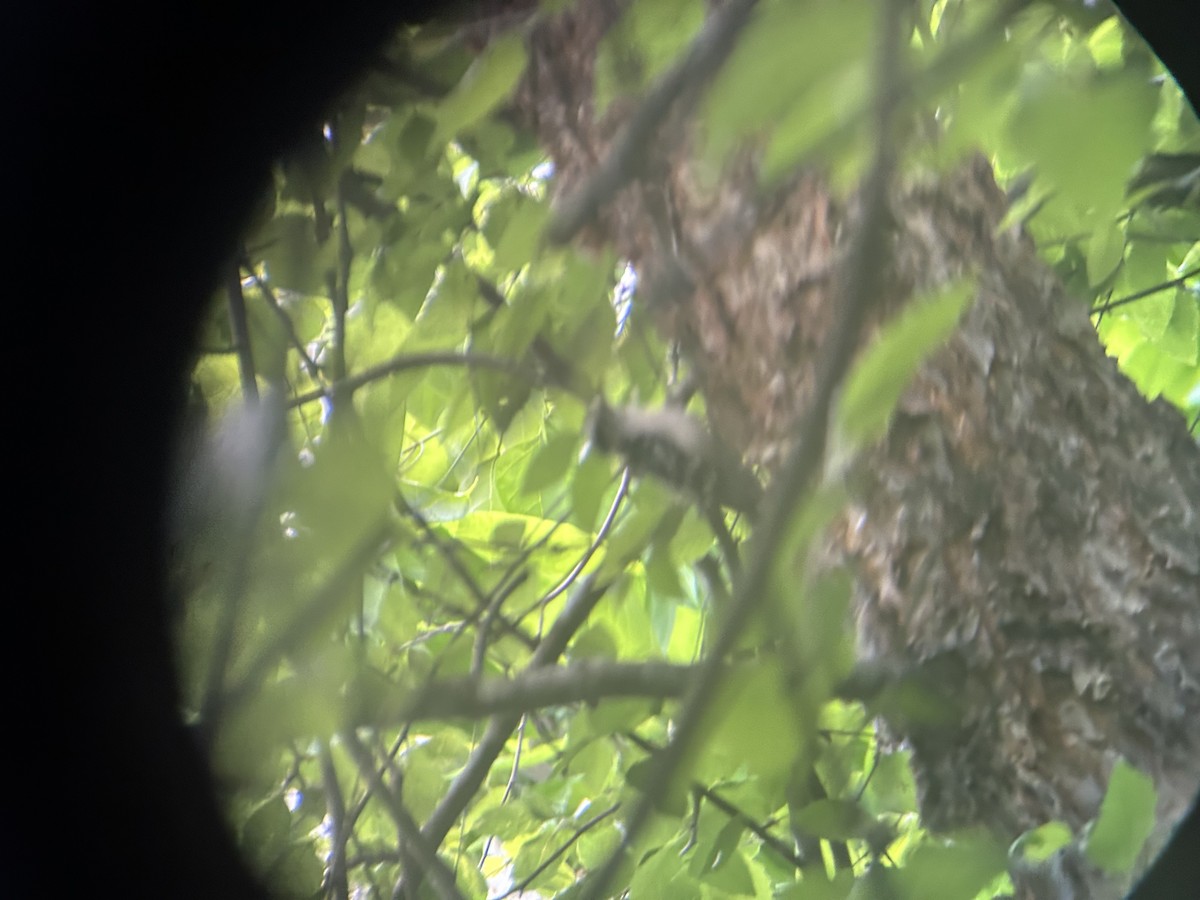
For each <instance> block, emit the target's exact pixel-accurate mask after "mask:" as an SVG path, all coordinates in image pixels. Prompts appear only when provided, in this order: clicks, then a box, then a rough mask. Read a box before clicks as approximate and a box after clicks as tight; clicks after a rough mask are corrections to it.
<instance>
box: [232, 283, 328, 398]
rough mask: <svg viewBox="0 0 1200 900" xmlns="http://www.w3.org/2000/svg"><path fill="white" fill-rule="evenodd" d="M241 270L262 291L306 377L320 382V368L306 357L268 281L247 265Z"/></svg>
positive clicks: (303, 347)
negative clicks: (302, 366) (297, 356)
mask: <svg viewBox="0 0 1200 900" xmlns="http://www.w3.org/2000/svg"><path fill="white" fill-rule="evenodd" d="M242 268H243V269H244V270H245V272H246V273H247V274H248V275H249V276H250V277H251V278H252V279H254V286H255V287H257V288H258V289H259V290H260V291H262V294H263V297H264V298H265V299H266V301H267V306H268V308H269V309H270V310H271V312H273V313H274V314H275V317H276V318H277V319H279V323H280V325H282V326H283V330H284V332H285V333H286V334H287V337H288V342H289V343H290V344H291V345H292V349H293V350H295V351H296V353H297V354H299V356H300V362H301V363H303V364H304V370H305V371H306V372H308V377H309V378H311V379H312V380H313V381H316V382H318V383H319V382H320V381H321V368H320V366H318V365H317V364H316V362H315V361H314V360H313V358H312V357H311V356H309V355H308V349H307V348H306V347H305V346H304V343H303V342H302V341H301V340H300V336H299V335H298V334H296V326H295V325H294V324H293V323H292V317H291V316H289V315H288V312H287V310H286V309H284V308H283V304H281V303H280V302H279V298H278V297H276V296H275V291H274V290H273V289H272V287H271V283H270V281H268V279H266V278H264V277H263V276H261V275H259V274H258V273H257V272H255V271H254V270H253V269H252V268H250V265H249V263H245V264H243V266H242Z"/></svg>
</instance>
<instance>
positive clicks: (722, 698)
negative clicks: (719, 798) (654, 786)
mask: <svg viewBox="0 0 1200 900" xmlns="http://www.w3.org/2000/svg"><path fill="white" fill-rule="evenodd" d="M782 681H783V678H782V674H781V672H780V670H779V666H778V664H774V663H772V664H757V665H754V666H749V667H746V668H743V669H740V670H737V671H734V672H731V673H730V674H729V676H728V677H727V678H725V679H724V681H723V683H722V684H721V686H720V687H719V688H718V691H717V694H716V696H714V697H713V698H712V708H711V712H710V713H709V715H708V716H707V717H706V718H705V724H704V726H702V728H703V737H702V739H701V740H700V741H698V744H699V745H700V747H701V749H700V761H699V762H698V767H697V775H698V777H699V778H700V779H701V780H702V781H703V780H712V779H716V778H721V777H724V776H726V775H728V774H729V773H730V772H733V771H736V770H737V769H738V767H740V766H745V767H746V769H747V771H749V772H750V774H752V775H758V776H760V777H762V778H767V779H772V778H782V777H783V776H784V775H786V773H787V772H788V771H790V769H791V766H792V763H793V762H794V760H795V759H796V756H797V754H799V753H800V751H801V748H802V745H803V743H804V740H803V735H802V734H801V733H800V729H799V726H798V725H797V723H796V717H795V715H793V714H792V713H791V710H792V708H793V703H792V700H791V698H789V697H788V696H787V695H785V694H784V692H783V688H782Z"/></svg>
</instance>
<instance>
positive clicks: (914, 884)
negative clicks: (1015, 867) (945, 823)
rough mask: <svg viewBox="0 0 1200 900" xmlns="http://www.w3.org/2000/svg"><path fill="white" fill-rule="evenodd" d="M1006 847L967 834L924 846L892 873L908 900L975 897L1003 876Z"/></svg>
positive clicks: (895, 882) (899, 888)
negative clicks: (997, 877) (1001, 874)
mask: <svg viewBox="0 0 1200 900" xmlns="http://www.w3.org/2000/svg"><path fill="white" fill-rule="evenodd" d="M1006 864H1007V856H1006V854H1005V852H1004V848H1003V847H1002V846H1000V844H998V843H997V842H996V840H995V839H994V838H992V837H991V836H990V835H987V834H984V833H983V832H966V833H963V834H960V835H957V836H955V837H952V838H949V839H947V840H946V841H945V842H944V843H942V844H941V845H938V844H934V843H927V844H922V845H921V846H919V847H917V848H916V849H915V850H913V851H912V853H910V854H909V855H908V857H907V858H906V860H905V864H904V868H902V869H894V870H891V874H893V876H894V877H893V884H894V885H895V888H896V890H897V892H898V893H899V895H900V897H902V898H904V900H932V898H946V900H952V898H953V900H958V898H965V897H974V896H975V895H976V894H977V893H979V892H980V891H981V890H983V888H984V887H986V886H987V885H988V883H989V882H990V881H991V880H992V879H993V878H995V877H996V876H997V875H999V874H1000V873H1002V872H1003V871H1004V869H1005V866H1006Z"/></svg>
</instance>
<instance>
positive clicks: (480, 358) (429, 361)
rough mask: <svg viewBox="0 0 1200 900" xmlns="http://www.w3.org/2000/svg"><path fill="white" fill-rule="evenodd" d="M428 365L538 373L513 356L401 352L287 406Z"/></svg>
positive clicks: (350, 390) (527, 374) (533, 378)
mask: <svg viewBox="0 0 1200 900" xmlns="http://www.w3.org/2000/svg"><path fill="white" fill-rule="evenodd" d="M426 366H465V367H466V368H468V369H495V370H496V371H499V372H507V373H509V374H510V375H521V376H524V377H526V378H528V379H529V380H530V381H536V376H535V374H534V373H533V372H532V371H530V369H529V368H528V367H527V366H523V365H521V364H520V363H518V362H514V361H513V360H511V359H503V358H501V357H498V356H488V355H487V354H484V353H463V352H461V351H458V350H432V351H428V352H425V353H401V354H399V355H397V356H393V357H392V358H391V359H389V360H385V361H383V362H381V363H378V364H376V365H374V366H370V367H369V368H366V369H363V370H362V371H361V372H357V373H355V374H354V375H350V376H348V377H346V378H343V379H342V380H341V381H336V382H334V383H333V384H332V385H330V386H329V387H327V388H314V389H313V390H311V391H308V392H306V393H303V394H299V395H297V396H295V397H292V398H291V399H290V400H288V402H287V404H286V408H287V409H295V408H296V407H297V406H303V405H304V404H306V403H313V402H315V401H317V400H322V399H324V398H326V397H332V396H333V395H334V394H335V393H337V392H339V391H344V392H346V393H347V394H352V393H354V391H356V390H358V389H359V388H360V387H362V386H363V385H366V384H370V383H371V382H372V381H379V380H380V379H381V378H386V377H387V376H389V375H394V374H396V373H397V372H404V371H407V370H409V369H423V368H425V367H426Z"/></svg>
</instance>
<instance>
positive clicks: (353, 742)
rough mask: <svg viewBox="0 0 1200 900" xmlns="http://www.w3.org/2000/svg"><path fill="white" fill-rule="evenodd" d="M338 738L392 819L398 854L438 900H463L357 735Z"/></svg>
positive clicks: (451, 873)
mask: <svg viewBox="0 0 1200 900" xmlns="http://www.w3.org/2000/svg"><path fill="white" fill-rule="evenodd" d="M341 738H342V742H343V743H344V744H345V745H346V749H347V750H348V751H350V755H351V756H353V757H354V761H355V762H356V763H358V769H359V771H360V772H362V774H363V777H365V778H366V779H367V781H368V782H370V785H371V790H372V791H373V792H374V794H375V796H376V797H378V798H379V799H380V800H381V801H382V802H383V806H384V809H386V810H387V812H388V815H389V816H391V819H392V822H393V823H394V824H395V826H396V831H397V832H399V835H400V841H401V845H402V846H401V849H400V853H401V854H402V855H403V856H404V857H405V859H406V861H407V862H409V864H410V865H415V866H416V867H418V868H419V869H420V871H421V873H422V874H423V875H425V876H427V877H428V878H429V883H430V884H431V885H433V889H434V891H436V892H437V895H438V896H439V897H440V898H441V900H463V896H462V894H461V893H460V892H459V890H458V885H457V884H456V883H455V880H454V873H453V872H451V871H450V867H449V866H447V865H446V863H445V862H443V861H442V859H441V857H439V856H438V855H437V847H436V846H434V845H432V844H430V842H429V841H428V840H427V839H426V838H425V836H424V835H422V834H421V829H419V828H418V827H417V823H416V822H415V821H414V820H413V817H412V815H411V814H410V813H409V811H408V810H407V809H405V808H404V804H403V803H401V802H400V798H399V797H397V796H396V795H395V794H394V793H392V790H391V789H390V788H389V787H388V786H387V785H386V784H384V783H383V778H381V777H380V775H379V773H378V772H376V771H375V763H374V761H373V760H372V759H371V754H370V753H368V752H367V748H366V747H364V746H363V745H362V743H361V742H360V741H359V739H358V735H356V734H355V733H354V732H353V731H352V730H347V731H344V732H343V733H342V735H341ZM406 868H407V867H406Z"/></svg>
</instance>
